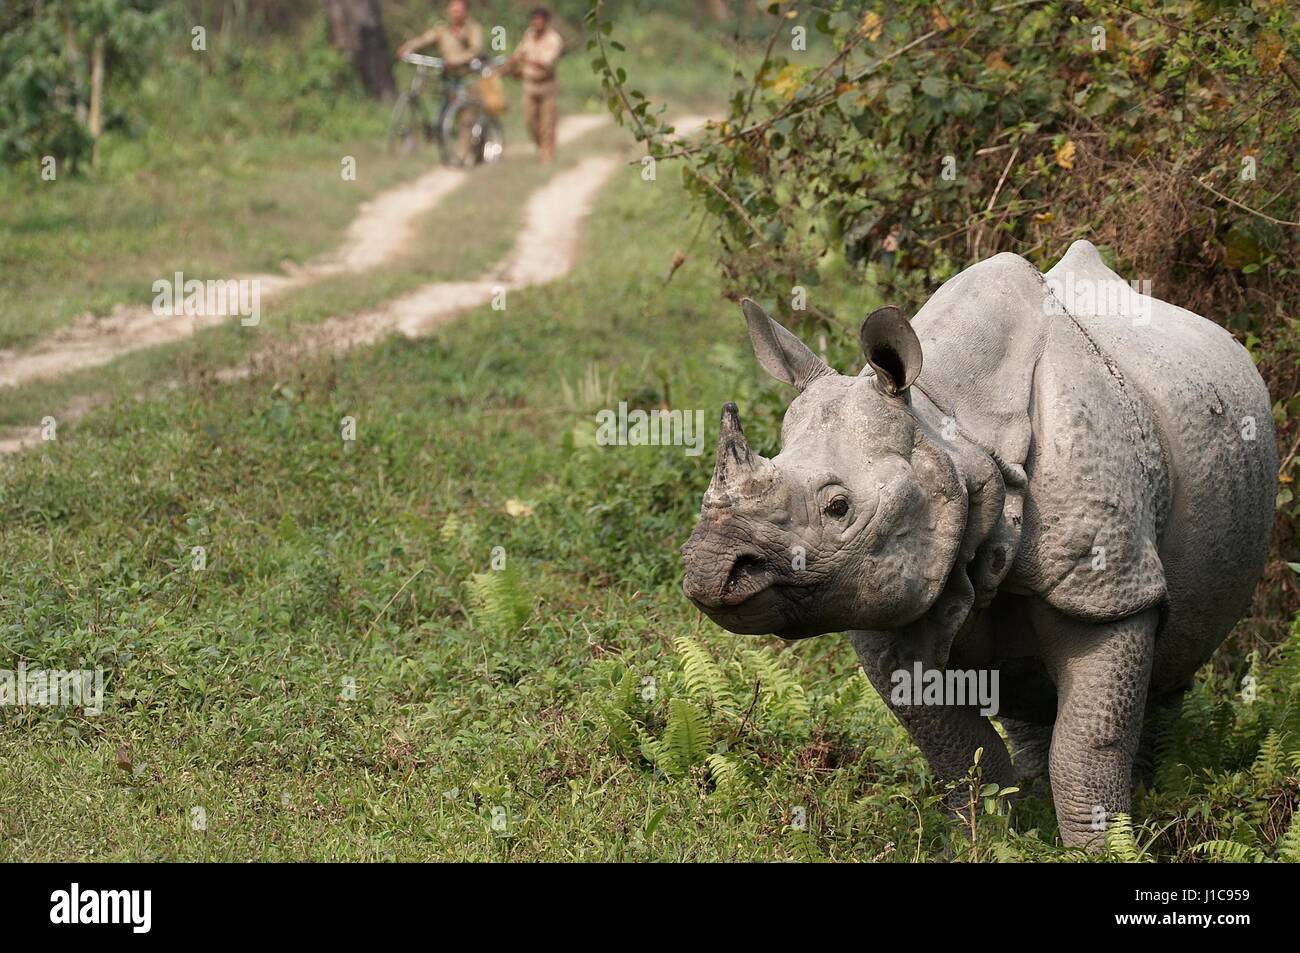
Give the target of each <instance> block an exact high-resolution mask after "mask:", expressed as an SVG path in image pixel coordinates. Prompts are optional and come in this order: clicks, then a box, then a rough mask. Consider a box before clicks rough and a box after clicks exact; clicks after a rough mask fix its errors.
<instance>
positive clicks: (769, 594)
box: [687, 577, 814, 638]
mask: <svg viewBox="0 0 1300 953" xmlns="http://www.w3.org/2000/svg"><path fill="white" fill-rule="evenodd" d="M813 585H814V583H812V582H802V581H800V582H794V581H788V580H783V579H773V578H767V579H763V580H761V581H756V580H750V581H744V580H743V577H742V582H741V583H739V584H738V585H737V586H736V587H735V588H734V589H732V590H731V591H729V592H725V593H724V594H723V596H722V598H720V599H719V600H717V601H716V602H704V601H702V600H700V599H698V598H695V597H693V596H690V595H688V596H687V598H688V599H690V601H691V602H692V603H694V605H695V607H696V608H697V609H699V610H700V611H701V612H703V613H704V614H705V615H707V616H708V617H709V618H710V619H712V620H713V621H714V622H716V623H717V624H718V625H720V626H722V628H724V629H726V630H727V631H728V632H734V633H736V634H737V635H777V636H781V637H782V638H802V637H803V635H802V634H794V635H791V634H788V633H793V632H799V633H802V631H803V629H804V628H805V626H804V624H803V618H802V615H803V611H802V608H801V604H802V603H804V602H805V601H806V600H807V599H808V598H809V597H810V596H811V595H812V586H813Z"/></svg>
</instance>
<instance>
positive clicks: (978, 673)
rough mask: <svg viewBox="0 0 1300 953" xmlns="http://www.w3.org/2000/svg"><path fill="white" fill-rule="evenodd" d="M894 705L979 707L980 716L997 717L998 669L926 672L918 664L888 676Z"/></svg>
mask: <svg viewBox="0 0 1300 953" xmlns="http://www.w3.org/2000/svg"><path fill="white" fill-rule="evenodd" d="M889 681H890V684H892V685H893V686H894V687H893V689H892V690H891V691H890V693H889V701H890V704H892V705H897V706H902V707H907V706H909V705H959V706H967V705H979V710H980V714H981V715H996V714H997V713H998V707H999V705H998V671H997V669H991V670H990V669H973V668H972V669H947V670H945V669H938V668H925V667H924V666H923V665H922V664H921V663H920V662H916V663H915V664H913V666H912V667H911V668H910V669H906V668H900V669H897V670H896V671H894V672H893V673H891V674H890V676H889Z"/></svg>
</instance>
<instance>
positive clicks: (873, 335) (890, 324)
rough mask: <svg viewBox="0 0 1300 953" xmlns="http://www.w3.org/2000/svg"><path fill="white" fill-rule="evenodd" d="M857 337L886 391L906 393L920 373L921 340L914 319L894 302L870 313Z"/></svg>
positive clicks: (894, 393) (896, 393)
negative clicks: (894, 304) (911, 319)
mask: <svg viewBox="0 0 1300 953" xmlns="http://www.w3.org/2000/svg"><path fill="white" fill-rule="evenodd" d="M858 340H860V341H861V342H862V353H863V354H865V355H866V357H867V363H868V364H870V365H871V366H872V367H873V368H875V371H876V379H877V380H878V381H879V382H880V386H881V389H882V390H884V391H885V393H887V394H893V395H895V396H896V395H898V394H901V393H903V392H904V391H906V390H907V389H908V388H909V387H911V386H912V381H914V380H916V375H917V374H920V373H921V341H920V339H919V338H918V337H917V336H916V332H915V331H913V330H912V324H911V322H910V321H908V320H907V319H906V318H905V317H903V312H901V311H899V310H898V309H897V308H895V307H894V306H893V305H889V306H888V307H884V308H877V309H876V310H875V311H872V312H871V313H870V314H869V315H867V318H866V320H865V321H863V322H862V330H861V331H859V332H858Z"/></svg>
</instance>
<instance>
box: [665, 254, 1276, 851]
mask: <svg viewBox="0 0 1300 953" xmlns="http://www.w3.org/2000/svg"><path fill="white" fill-rule="evenodd" d="M1116 289H1118V290H1119V293H1118V294H1116V293H1114V292H1115V291H1116ZM1065 292H1069V293H1065ZM742 310H743V311H744V315H745V320H746V322H747V323H748V326H749V336H750V339H751V341H752V343H753V346H754V351H755V353H756V355H757V357H758V361H759V363H760V364H761V365H762V366H763V367H764V368H765V369H766V370H767V371H768V373H769V374H771V375H772V376H774V377H776V378H778V379H779V380H781V381H784V382H785V383H787V384H792V385H794V386H795V387H797V388H798V389H799V390H800V391H801V393H800V394H799V396H798V397H796V398H795V400H794V402H793V403H792V404H791V405H790V407H789V409H788V410H787V412H786V415H785V421H784V424H783V426H782V430H781V452H780V453H779V454H778V455H777V456H776V457H775V458H773V459H771V460H768V459H765V458H763V457H762V456H760V455H759V454H757V453H755V452H753V451H751V450H750V449H749V447H748V446H747V445H746V443H745V436H744V434H743V432H742V431H741V426H740V419H739V416H738V414H737V410H736V406H735V405H734V404H727V405H726V406H725V407H724V408H723V412H722V424H721V433H720V436H719V440H718V451H717V462H716V464H715V468H714V473H713V480H712V483H711V484H710V485H709V488H708V491H707V492H706V494H705V496H704V503H703V507H702V508H701V513H700V521H699V524H698V525H697V526H696V528H695V531H694V532H693V533H692V534H691V537H690V539H689V540H688V541H687V543H686V545H685V546H684V547H683V548H682V550H683V553H684V555H685V559H686V578H685V592H686V595H687V596H688V597H689V598H690V599H691V601H692V602H694V603H695V605H696V606H698V607H699V608H700V609H702V610H703V611H704V612H705V613H707V614H708V615H709V617H710V618H712V619H713V620H714V621H715V622H717V623H718V624H719V625H721V626H722V627H724V628H726V629H729V630H730V631H732V632H737V633H748V634H759V633H772V634H775V635H778V636H781V637H783V638H787V639H797V638H806V637H808V636H814V635H820V634H823V633H827V632H842V631H847V632H848V633H849V637H850V639H851V640H852V643H853V646H854V648H855V649H856V650H857V654H858V657H859V658H860V660H861V662H862V666H863V668H864V670H865V671H866V674H867V676H868V677H869V678H870V680H871V682H872V684H873V685H874V686H875V687H876V689H877V691H879V692H880V693H881V695H882V696H883V697H884V698H885V700H886V702H887V703H888V704H889V706H890V708H891V709H892V710H893V711H894V713H895V715H896V716H897V717H898V719H899V721H900V722H901V723H902V724H903V726H904V727H905V728H906V729H907V731H908V732H909V733H910V735H911V737H912V739H913V741H914V742H915V743H916V744H917V746H918V747H919V748H920V750H921V752H922V753H923V754H924V756H925V758H926V759H927V761H928V762H929V764H930V766H931V768H932V770H933V771H934V773H935V774H936V775H937V776H938V777H939V778H940V779H941V780H955V779H958V778H961V777H963V776H964V775H965V774H966V772H967V770H968V769H969V767H970V765H971V763H972V759H973V757H974V754H975V751H976V750H977V749H979V748H983V749H984V756H983V759H982V761H981V766H982V769H983V776H984V779H985V780H986V781H996V782H997V783H999V784H1003V785H1010V784H1012V783H1014V782H1016V781H1020V782H1023V781H1024V780H1025V779H1026V778H1032V777H1036V776H1041V775H1042V774H1043V773H1044V771H1046V773H1047V774H1048V776H1049V778H1050V781H1051V787H1052V793H1053V797H1054V801H1055V805H1056V813H1057V818H1058V821H1059V824H1060V829H1061V836H1062V839H1063V841H1064V842H1065V843H1066V844H1070V845H1079V844H1084V845H1089V844H1095V843H1096V842H1097V840H1098V839H1099V837H1100V836H1101V835H1100V831H1102V830H1104V829H1105V827H1106V824H1107V819H1108V818H1110V817H1112V816H1113V815H1114V814H1115V813H1116V812H1120V811H1127V810H1128V809H1129V796H1130V785H1131V784H1133V783H1135V782H1136V781H1137V780H1138V779H1140V778H1143V777H1145V775H1146V772H1147V771H1149V769H1150V759H1151V746H1152V737H1151V736H1152V734H1153V732H1152V731H1151V730H1150V726H1151V723H1152V719H1153V716H1154V715H1155V714H1156V713H1157V712H1158V711H1159V710H1160V709H1162V708H1167V707H1169V706H1173V705H1176V704H1178V702H1179V701H1180V700H1181V697H1182V695H1183V693H1184V692H1185V691H1186V690H1187V688H1188V687H1189V685H1190V682H1191V678H1192V676H1193V674H1194V673H1195V671H1196V669H1197V668H1198V667H1199V666H1201V665H1202V663H1204V662H1205V661H1206V660H1207V659H1208V658H1209V657H1210V655H1211V653H1213V651H1214V649H1215V647H1216V646H1218V645H1219V643H1220V642H1221V641H1223V639H1224V638H1225V637H1226V636H1227V634H1228V632H1229V631H1230V630H1231V629H1232V627H1233V625H1234V624H1235V623H1236V621H1237V620H1238V619H1239V618H1240V617H1241V615H1242V614H1243V613H1244V612H1245V611H1246V609H1247V608H1248V606H1249V604H1250V598H1251V591H1252V588H1253V587H1254V584H1255V582H1256V580H1257V579H1258V577H1259V574H1260V571H1261V569H1262V566H1263V564H1264V561H1265V557H1266V550H1267V545H1268V539H1269V534H1270V527H1271V524H1272V519H1273V508H1274V495H1275V491H1276V477H1277V443H1276V439H1275V436H1274V432H1273V424H1272V417H1271V414H1270V404H1269V399H1268V393H1267V391H1266V390H1265V387H1264V384H1263V382H1262V381H1261V379H1260V376H1259V374H1258V372H1257V371H1256V370H1255V367H1254V364H1253V363H1252V361H1251V359H1250V356H1249V355H1248V354H1247V353H1246V351H1245V349H1243V348H1242V347H1241V345H1239V344H1238V343H1237V342H1236V341H1234V339H1233V338H1232V336H1231V335H1230V334H1228V332H1227V331H1225V330H1224V329H1222V328H1220V327H1218V326H1217V325H1215V324H1213V323H1212V322H1210V321H1207V320H1205V319H1204V318H1201V317H1199V316H1197V315H1195V314H1192V313H1191V312H1189V311H1185V310H1183V309H1182V308H1178V307H1175V306H1173V305H1170V304H1166V303H1165V302H1163V301H1159V300H1156V299H1153V298H1151V297H1148V296H1146V295H1141V294H1138V293H1136V292H1133V291H1130V289H1129V285H1128V283H1126V282H1124V281H1123V280H1122V279H1121V278H1119V276H1117V275H1116V274H1115V273H1114V272H1112V271H1111V270H1110V269H1109V268H1107V267H1106V265H1105V264H1103V262H1102V260H1101V258H1100V256H1099V255H1098V254H1097V251H1096V249H1095V248H1094V247H1093V246H1092V245H1091V244H1089V243H1087V242H1076V243H1075V244H1074V245H1073V246H1072V247H1071V248H1070V250H1069V252H1068V253H1067V254H1066V255H1065V257H1064V258H1063V259H1061V261H1060V262H1059V263H1057V265H1056V266H1055V267H1054V268H1052V270H1051V271H1049V272H1047V273H1046V275H1044V274H1042V273H1040V272H1039V271H1038V270H1037V269H1036V268H1034V267H1033V266H1032V265H1031V264H1029V262H1027V261H1025V260H1024V259H1023V258H1020V257H1019V256H1016V255H1012V254H1001V255H997V256H996V257H994V258H991V259H988V260H986V261H984V262H981V263H979V264H977V265H974V266H972V267H971V268H969V269H967V270H966V271H964V272H962V273H961V274H959V275H957V276H956V277H955V278H953V279H951V280H950V281H948V282H947V283H945V284H944V285H943V286H942V287H941V288H940V289H939V290H938V291H937V292H936V293H935V295H934V297H933V298H931V299H930V301H929V302H927V303H926V305H925V306H924V307H923V308H922V309H921V310H920V312H919V313H917V315H916V317H915V318H914V320H913V321H912V322H911V323H910V324H909V322H908V321H906V320H905V319H904V318H903V317H902V316H901V315H900V314H899V312H898V310H897V309H896V308H882V309H880V310H878V311H876V312H874V313H872V314H871V315H870V316H869V317H868V318H867V319H866V320H865V321H864V322H863V325H862V330H861V339H862V346H863V350H864V352H865V356H866V360H867V367H866V368H864V369H863V371H862V373H861V374H859V375H857V376H852V377H850V376H843V375H840V374H838V373H837V372H835V371H834V370H832V369H831V368H830V367H828V366H827V365H826V364H825V362H823V361H822V360H821V359H820V358H819V357H818V356H817V355H816V354H814V353H813V352H812V351H811V350H809V349H808V348H807V347H806V346H804V344H803V343H801V342H800V341H799V339H798V338H796V337H795V336H794V335H793V334H791V333H790V332H789V331H787V330H786V329H785V328H783V327H782V326H781V325H779V324H777V323H776V322H775V321H773V320H772V319H770V318H769V317H768V316H767V315H766V314H764V312H763V310H762V309H761V308H760V307H759V306H758V305H757V304H755V303H754V302H753V301H750V300H748V299H746V300H745V301H744V302H742ZM922 355H924V357H925V369H924V371H923V370H922V367H921V358H922ZM994 673H996V674H997V676H998V679H997V682H996V683H995V684H996V685H997V686H998V696H999V697H998V698H997V699H996V700H995V704H996V708H997V716H998V718H999V720H1000V721H1001V723H1002V726H1003V728H1004V729H1005V732H1006V734H1007V735H1008V737H1009V738H1010V741H1011V750H1012V752H1014V754H1013V755H1012V754H1009V753H1008V751H1007V746H1006V745H1004V744H1003V742H1002V740H1001V738H1000V737H999V735H998V733H997V731H996V730H995V729H994V727H993V725H992V724H991V722H990V721H989V718H988V717H986V714H989V713H990V710H989V707H988V706H985V705H983V704H979V703H975V702H974V701H973V699H972V698H970V697H965V698H964V699H963V698H962V697H961V692H960V691H956V692H954V691H952V690H951V689H952V688H953V687H954V686H955V687H957V688H960V687H961V686H962V685H963V684H970V680H969V678H967V679H966V680H963V679H962V678H949V677H948V676H950V675H954V674H960V675H969V674H983V675H985V676H989V677H988V682H990V683H992V678H991V676H992V675H993V674H994ZM916 675H921V676H923V677H924V678H925V679H926V680H927V684H928V685H931V686H936V685H937V686H941V687H942V688H947V689H949V691H936V692H935V693H934V694H930V693H929V692H928V689H927V693H926V694H925V695H924V696H922V695H920V694H919V693H918V692H917V691H916V690H915V689H912V690H906V689H904V690H900V685H903V684H904V683H905V682H906V681H907V680H909V679H912V678H914V677H915V676H916ZM932 676H933V677H932ZM927 702H928V703H927ZM982 711H983V712H984V713H981V712H982ZM1013 759H1014V770H1013Z"/></svg>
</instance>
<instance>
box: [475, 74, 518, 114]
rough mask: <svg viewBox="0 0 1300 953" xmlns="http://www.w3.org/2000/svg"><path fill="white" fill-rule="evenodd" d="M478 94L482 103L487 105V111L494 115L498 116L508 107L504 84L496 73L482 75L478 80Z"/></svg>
mask: <svg viewBox="0 0 1300 953" xmlns="http://www.w3.org/2000/svg"><path fill="white" fill-rule="evenodd" d="M478 95H479V99H481V100H483V105H484V106H485V107H487V111H488V112H490V113H491V114H492V115H494V116H500V115H501V114H503V113H504V112H505V111H506V109H507V108H509V105H510V104H509V103H508V102H507V101H506V87H505V84H504V83H502V82H501V77H500V76H498V75H497V74H496V73H493V74H492V75H491V76H484V77H483V78H482V79H480V80H479V81H478Z"/></svg>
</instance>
